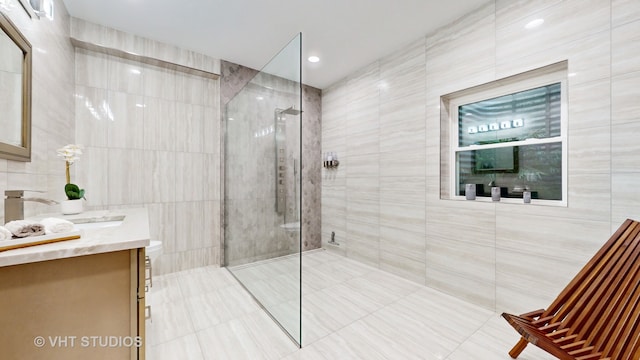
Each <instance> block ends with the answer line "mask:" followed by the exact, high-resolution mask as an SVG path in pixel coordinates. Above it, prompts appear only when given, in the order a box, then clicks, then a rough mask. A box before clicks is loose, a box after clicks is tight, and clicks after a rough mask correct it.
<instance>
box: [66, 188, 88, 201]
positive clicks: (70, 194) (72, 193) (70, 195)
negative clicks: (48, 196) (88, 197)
mask: <svg viewBox="0 0 640 360" xmlns="http://www.w3.org/2000/svg"><path fill="white" fill-rule="evenodd" d="M64 192H65V194H67V199H69V200H77V199H82V198H84V189H80V188H79V187H78V185H76V184H67V185H65V186H64Z"/></svg>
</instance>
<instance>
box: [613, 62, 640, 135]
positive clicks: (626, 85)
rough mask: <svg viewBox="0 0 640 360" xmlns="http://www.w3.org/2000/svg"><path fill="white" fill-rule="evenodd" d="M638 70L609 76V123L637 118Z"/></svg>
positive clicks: (639, 72) (626, 121)
mask: <svg viewBox="0 0 640 360" xmlns="http://www.w3.org/2000/svg"><path fill="white" fill-rule="evenodd" d="M638 84H640V71H638V72H634V73H630V74H626V75H623V76H616V77H613V78H611V123H612V125H614V126H615V125H620V124H624V123H629V122H634V121H637V120H638V114H639V113H640V102H638V101H637V98H638V93H637V89H638Z"/></svg>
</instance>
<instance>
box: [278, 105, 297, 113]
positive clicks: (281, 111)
mask: <svg viewBox="0 0 640 360" xmlns="http://www.w3.org/2000/svg"><path fill="white" fill-rule="evenodd" d="M276 112H278V113H280V114H287V115H300V113H301V112H302V110H297V109H295V108H294V107H293V106H291V107H289V108H287V109H284V110H282V109H276Z"/></svg>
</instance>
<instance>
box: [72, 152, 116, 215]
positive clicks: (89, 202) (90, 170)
mask: <svg viewBox="0 0 640 360" xmlns="http://www.w3.org/2000/svg"><path fill="white" fill-rule="evenodd" d="M108 164H109V151H108V150H107V149H106V148H99V147H87V148H85V149H84V151H83V154H82V157H81V158H80V160H79V161H77V162H75V163H74V164H73V165H72V167H73V170H74V173H75V175H74V176H73V177H72V179H71V180H72V182H73V183H75V184H78V186H80V187H81V188H84V189H85V194H86V195H85V196H86V205H85V206H89V207H94V206H95V207H102V206H106V205H109V191H108V190H109V183H108V181H109V179H108V177H107V176H105V174H107V173H108V172H109V166H108ZM61 190H62V189H61Z"/></svg>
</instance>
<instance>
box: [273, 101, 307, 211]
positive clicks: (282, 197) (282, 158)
mask: <svg viewBox="0 0 640 360" xmlns="http://www.w3.org/2000/svg"><path fill="white" fill-rule="evenodd" d="M301 113H302V110H298V109H296V108H295V107H294V106H290V107H288V108H286V109H280V108H276V109H275V111H274V118H275V119H274V121H275V133H276V134H275V143H276V213H278V214H286V211H287V188H288V180H287V171H288V162H289V161H288V160H287V141H286V140H287V136H286V135H287V122H286V121H285V120H286V116H285V115H294V116H297V115H300V114H301ZM293 171H294V175H293V177H294V185H295V182H296V176H297V169H296V162H295V159H294V162H293ZM295 190H296V191H297V188H296V189H295ZM294 194H297V193H295V191H294ZM295 210H296V212H297V210H298V209H297V208H296V209H295ZM294 218H297V216H294ZM296 220H297V219H296Z"/></svg>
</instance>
